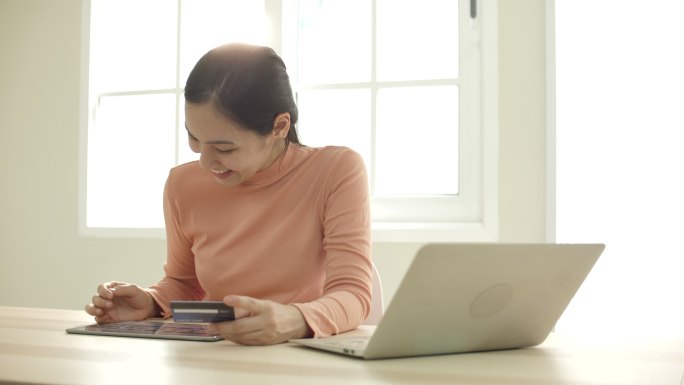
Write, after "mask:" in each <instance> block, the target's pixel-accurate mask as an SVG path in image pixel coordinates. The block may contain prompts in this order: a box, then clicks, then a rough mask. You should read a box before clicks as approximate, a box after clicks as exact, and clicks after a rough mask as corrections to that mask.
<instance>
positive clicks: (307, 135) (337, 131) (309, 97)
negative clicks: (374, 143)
mask: <svg viewBox="0 0 684 385" xmlns="http://www.w3.org/2000/svg"><path fill="white" fill-rule="evenodd" d="M298 99H299V100H298V104H299V111H300V117H299V122H300V123H299V125H298V127H297V128H298V130H299V131H298V134H299V138H300V140H301V142H302V143H303V144H305V145H307V146H315V147H318V146H332V145H334V146H347V147H349V148H352V149H354V150H355V151H356V152H358V153H359V155H361V156H362V157H363V159H364V161H365V162H366V168H367V169H368V168H369V167H368V166H369V165H370V159H371V147H370V145H371V128H370V122H371V117H370V106H371V101H370V90H368V89H350V90H325V91H307V92H300V93H299V97H298Z"/></svg>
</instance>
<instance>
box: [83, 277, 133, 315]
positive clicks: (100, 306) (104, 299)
mask: <svg viewBox="0 0 684 385" xmlns="http://www.w3.org/2000/svg"><path fill="white" fill-rule="evenodd" d="M125 285H126V284H124V283H122V282H116V281H112V282H107V283H103V284H101V285H98V286H97V292H96V294H95V295H93V297H92V299H91V301H92V302H91V303H89V304H87V305H86V306H85V311H86V313H88V314H90V315H92V316H94V317H95V320H96V321H97V322H100V323H101V322H111V321H112V320H111V318H110V317H109V316H108V315H107V311H108V310H110V309H113V308H114V302H113V300H114V297H115V296H116V295H120V294H125V292H124V293H119V291H121V288H122V287H124V286H125ZM115 293H116V294H115Z"/></svg>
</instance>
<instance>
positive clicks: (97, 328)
mask: <svg viewBox="0 0 684 385" xmlns="http://www.w3.org/2000/svg"><path fill="white" fill-rule="evenodd" d="M208 326H209V325H206V324H197V323H195V324H188V323H178V322H163V321H123V322H113V323H106V324H93V325H86V326H79V327H75V328H70V329H67V330H66V332H67V333H70V334H91V335H101V336H116V337H139V338H162V339H172V340H190V341H209V342H211V341H220V340H222V339H223V337H221V336H220V335H219V334H218V333H216V332H214V331H212V330H210V329H209V328H208Z"/></svg>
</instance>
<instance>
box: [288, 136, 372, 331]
mask: <svg viewBox="0 0 684 385" xmlns="http://www.w3.org/2000/svg"><path fill="white" fill-rule="evenodd" d="M325 194H326V197H325V200H324V202H325V203H324V209H323V210H324V212H323V227H324V229H323V232H324V234H323V236H324V239H323V247H324V251H325V272H326V278H325V282H324V286H323V296H322V297H321V298H319V299H317V300H315V301H312V302H308V303H300V304H295V306H297V308H298V309H299V310H300V311H301V312H302V314H303V315H304V318H305V319H306V321H307V323H308V325H309V326H310V327H311V329H312V331H313V333H314V337H325V336H329V335H332V334H337V333H341V332H345V331H348V330H352V329H354V328H356V327H357V326H359V325H360V324H361V322H362V321H363V320H364V319H365V318H366V316H367V315H368V313H369V312H370V303H371V302H370V301H371V230H370V222H371V221H370V199H369V191H368V177H367V174H366V170H365V166H364V163H363V160H362V159H361V157H360V156H359V155H358V154H356V153H355V152H353V151H351V150H349V149H345V150H344V151H341V152H340V153H339V155H338V156H337V158H336V160H335V161H334V162H333V163H332V164H331V166H330V170H329V172H328V173H327V180H326V183H325Z"/></svg>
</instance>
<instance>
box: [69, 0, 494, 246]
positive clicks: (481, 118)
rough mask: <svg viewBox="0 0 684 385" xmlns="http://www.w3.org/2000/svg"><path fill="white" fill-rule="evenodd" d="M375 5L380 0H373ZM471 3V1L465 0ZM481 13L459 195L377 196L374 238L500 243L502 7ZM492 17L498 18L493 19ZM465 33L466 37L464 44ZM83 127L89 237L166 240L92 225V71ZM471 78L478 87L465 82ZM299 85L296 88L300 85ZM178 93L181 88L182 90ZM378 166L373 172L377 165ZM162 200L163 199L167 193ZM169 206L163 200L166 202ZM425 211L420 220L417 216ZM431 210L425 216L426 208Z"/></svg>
mask: <svg viewBox="0 0 684 385" xmlns="http://www.w3.org/2000/svg"><path fill="white" fill-rule="evenodd" d="M284 1H288V0H266V11H267V13H268V14H269V15H270V16H272V17H271V26H272V30H274V31H275V30H281V29H282V28H287V23H288V20H292V18H289V17H283V9H284V7H283V2H284ZM372 1H373V3H375V0H372ZM464 3H468V1H464ZM469 3H470V4H469V5H470V6H475V7H477V8H476V9H477V15H476V16H475V17H474V18H472V17H471V15H470V12H461V14H462V15H463V16H462V18H461V20H460V21H461V24H463V25H467V31H466V33H467V35H468V36H466V37H465V38H467V39H468V42H469V43H472V44H474V45H475V46H477V47H479V48H480V54H479V55H477V56H475V57H474V58H473V60H475V61H476V62H475V63H472V62H471V63H463V62H462V63H460V65H461V66H464V65H466V66H476V67H478V68H479V75H478V76H476V77H473V78H471V79H462V78H461V79H459V83H460V84H459V86H461V87H463V86H469V87H470V88H471V89H474V90H477V91H476V92H474V94H473V95H472V96H469V97H468V98H464V97H460V98H459V100H460V103H461V105H460V106H459V109H460V110H461V111H470V112H473V111H474V113H472V114H471V116H470V118H469V119H470V121H471V123H470V124H468V125H463V124H459V137H460V139H459V147H460V148H459V178H460V181H459V190H460V191H459V195H458V196H430V197H414V198H410V199H408V200H407V198H373V200H372V214H373V218H374V219H373V223H372V232H373V233H372V236H373V241H374V242H419V243H422V242H455V241H484V242H490V241H496V240H497V239H498V233H499V229H498V55H497V50H498V45H497V40H498V39H497V30H498V28H497V22H498V17H497V6H496V1H492V0H480V1H479V2H478V1H477V0H471V1H469ZM82 20H83V23H82V28H83V31H84V33H83V34H82V36H83V37H82V40H83V41H82V51H81V52H82V57H81V64H82V68H84V69H88V68H89V65H88V62H89V44H90V39H89V31H90V0H83V14H82ZM488 21H491V22H488ZM279 37H280V34H279V33H275V32H274V34H273V36H272V38H271V43H270V44H271V46H272V47H273V48H274V49H275V50H276V51H277V52H279V53H280V54H281V55H283V57H284V58H285V60H286V62H287V58H288V55H291V52H290V51H289V50H290V47H288V45H287V44H284V43H283V42H282V41H280V39H279ZM463 39H464V38H461V41H463ZM81 77H82V78H81V106H82V112H81V120H80V125H81V130H80V141H81V143H80V161H79V232H80V234H81V235H82V236H89V237H106V238H116V237H121V238H163V237H164V236H165V232H164V229H157V228H90V227H87V226H86V187H87V186H86V175H87V172H86V171H87V169H86V167H87V165H86V162H87V143H88V140H87V138H88V125H89V124H90V119H91V117H90V110H91V106H90V104H91V101H90V100H89V87H88V77H89V70H84V71H82V72H81ZM464 81H470V82H472V83H471V84H468V85H466V84H464V83H463V82H464ZM293 86H294V87H295V89H296V85H295V84H293ZM176 92H179V91H178V90H176ZM369 171H370V170H369ZM159 199H160V201H161V197H160V198H159ZM160 204H161V203H160ZM412 211H413V212H414V213H423V215H422V218H419V219H417V220H416V219H415V216H414V217H413V218H412V217H411V215H410V213H411V212H412ZM407 212H408V213H409V215H408V216H407V215H406V213H407ZM426 212H427V213H428V215H425V214H424V213H426Z"/></svg>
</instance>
